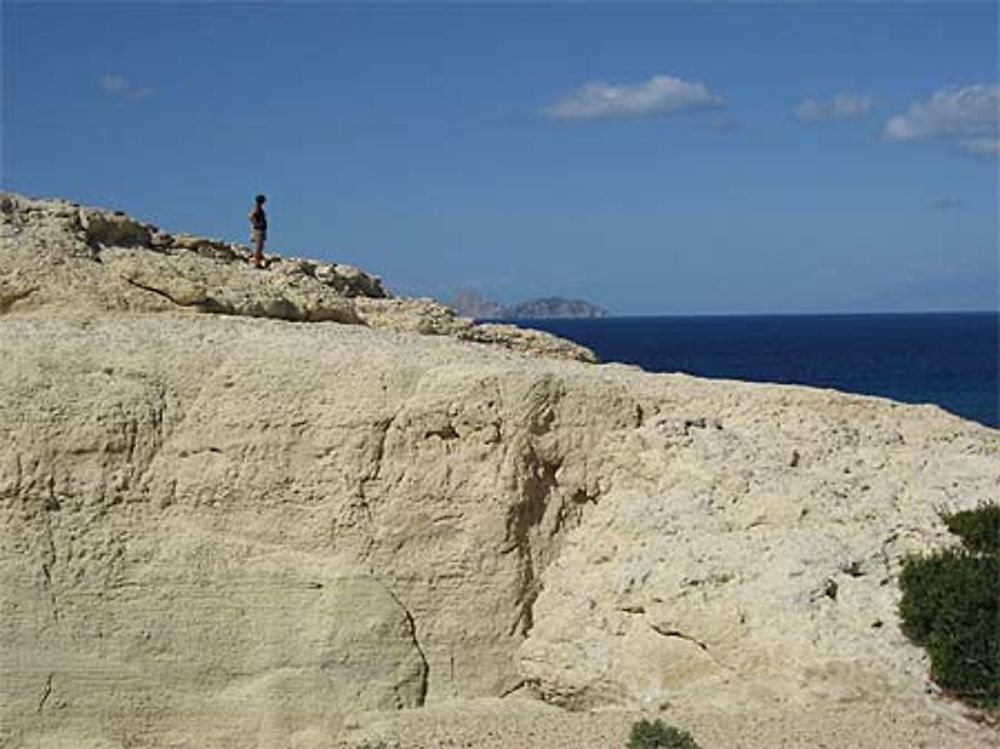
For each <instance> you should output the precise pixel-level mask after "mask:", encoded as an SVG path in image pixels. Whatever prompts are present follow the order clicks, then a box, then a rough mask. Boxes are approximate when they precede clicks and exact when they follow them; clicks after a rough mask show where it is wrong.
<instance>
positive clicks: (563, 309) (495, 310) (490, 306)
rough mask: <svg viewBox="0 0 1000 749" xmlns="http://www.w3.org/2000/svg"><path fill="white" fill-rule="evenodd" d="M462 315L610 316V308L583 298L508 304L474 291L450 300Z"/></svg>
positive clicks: (522, 317) (514, 317)
mask: <svg viewBox="0 0 1000 749" xmlns="http://www.w3.org/2000/svg"><path fill="white" fill-rule="evenodd" d="M448 306H450V307H451V308H452V309H453V310H455V311H456V312H457V313H458V314H460V315H462V316H463V317H471V318H474V319H478V320H529V319H533V318H551V317H563V318H566V317H589V318H593V317H607V316H608V313H607V310H605V309H603V308H601V307H598V306H597V305H596V304H591V303H590V302H585V301H584V300H582V299H563V298H562V297H544V298H542V299H529V300H528V301H525V302H519V303H517V304H512V305H509V306H505V305H503V304H500V303H499V302H495V301H493V300H491V299H487V298H486V297H484V296H482V295H481V294H477V293H476V292H474V291H463V292H460V293H458V294H456V295H455V296H454V297H453V298H452V299H451V301H449V302H448Z"/></svg>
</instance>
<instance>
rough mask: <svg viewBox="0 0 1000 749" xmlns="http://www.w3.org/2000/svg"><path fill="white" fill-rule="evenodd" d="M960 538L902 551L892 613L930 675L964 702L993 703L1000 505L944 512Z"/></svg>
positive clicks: (997, 691)
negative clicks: (917, 551) (923, 550)
mask: <svg viewBox="0 0 1000 749" xmlns="http://www.w3.org/2000/svg"><path fill="white" fill-rule="evenodd" d="M944 521H945V524H946V525H947V526H948V528H949V530H951V531H952V532H954V533H955V534H956V535H958V536H959V537H960V538H961V539H962V546H961V547H958V548H953V549H946V550H944V551H940V552H937V553H935V554H931V555H929V556H926V557H910V558H909V559H907V560H906V561H905V563H904V566H903V573H902V575H901V577H900V581H899V584H900V587H901V588H902V591H903V597H902V600H901V601H900V606H899V613H900V618H901V619H902V623H903V624H902V629H903V632H904V634H906V636H907V637H909V638H910V639H911V640H912V641H913V642H915V643H916V644H918V645H921V646H923V647H924V648H925V649H926V650H927V653H928V655H929V656H930V658H931V676H932V678H933V679H934V681H936V682H937V683H938V684H939V685H940V686H941V687H942V688H943V689H945V690H947V691H949V692H951V693H953V694H955V695H956V696H958V697H960V698H961V699H963V700H965V701H966V702H968V703H969V704H971V705H976V706H978V707H996V706H998V705H1000V507H996V506H988V505H984V506H982V507H979V508H977V509H975V510H969V511H966V512H960V513H956V514H954V515H949V516H946V517H944Z"/></svg>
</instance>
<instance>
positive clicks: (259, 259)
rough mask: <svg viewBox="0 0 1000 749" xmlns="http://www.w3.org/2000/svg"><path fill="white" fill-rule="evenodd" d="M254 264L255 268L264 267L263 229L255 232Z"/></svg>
mask: <svg viewBox="0 0 1000 749" xmlns="http://www.w3.org/2000/svg"><path fill="white" fill-rule="evenodd" d="M253 265H254V267H255V268H263V267H264V232H262V231H255V232H254V233H253Z"/></svg>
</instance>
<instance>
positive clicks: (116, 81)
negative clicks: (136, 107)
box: [98, 73, 153, 99]
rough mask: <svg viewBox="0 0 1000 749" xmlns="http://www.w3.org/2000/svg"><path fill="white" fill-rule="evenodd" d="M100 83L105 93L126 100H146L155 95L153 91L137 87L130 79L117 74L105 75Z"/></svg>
mask: <svg viewBox="0 0 1000 749" xmlns="http://www.w3.org/2000/svg"><path fill="white" fill-rule="evenodd" d="M98 82H99V83H100V86H101V89H102V90H103V91H104V92H105V93H107V94H110V95H112V96H123V97H125V98H126V99H145V98H146V97H147V96H149V95H150V94H152V93H153V90H152V89H150V88H142V87H140V86H136V85H134V84H133V83H132V82H131V81H130V80H129V79H128V78H126V77H125V76H123V75H118V74H117V73H105V74H104V75H102V76H101V77H100V80H99V81H98Z"/></svg>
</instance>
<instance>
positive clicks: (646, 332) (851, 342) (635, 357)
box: [519, 313, 1000, 427]
mask: <svg viewBox="0 0 1000 749" xmlns="http://www.w3.org/2000/svg"><path fill="white" fill-rule="evenodd" d="M519 324H520V325H523V326H525V327H533V328H537V329H540V330H546V331H549V332H551V333H555V334H556V335H559V336H562V337H564V338H569V339H570V340H573V341H577V342H578V343H581V344H583V345H584V346H588V347H589V348H591V349H593V350H594V351H595V352H596V353H597V355H598V356H600V357H601V361H605V362H608V361H617V362H625V363H627V364H638V365H639V366H640V367H642V368H643V369H646V370H648V371H651V372H687V373H689V374H693V375H699V376H701V377H721V378H727V379H737V380H754V381H758V382H781V383H793V384H800V385H815V386H819V387H829V388H835V389H837V390H844V391H847V392H851V393H862V394H866V395H881V396H884V397H887V398H892V399H894V400H898V401H903V402H906V403H936V404H938V405H939V406H942V407H943V408H945V409H947V410H948V411H951V412H952V413H955V414H958V415H959V416H964V417H965V418H967V419H973V420H974V421H978V422H980V423H982V424H986V425H988V426H992V427H1000V398H998V390H1000V386H998V338H1000V315H998V314H997V313H955V314H909V315H794V316H784V315H781V316H777V315H775V316H739V317H619V318H606V319H603V320H522V321H520V322H519Z"/></svg>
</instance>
